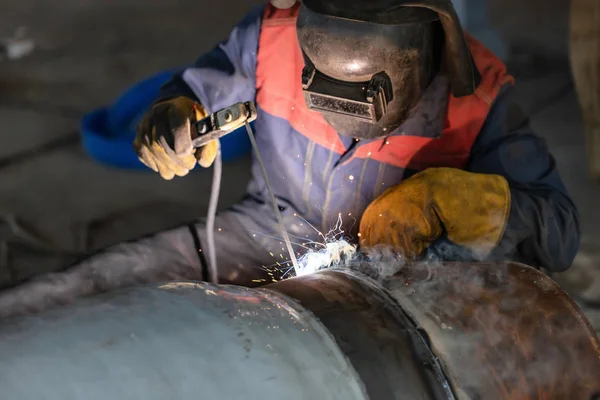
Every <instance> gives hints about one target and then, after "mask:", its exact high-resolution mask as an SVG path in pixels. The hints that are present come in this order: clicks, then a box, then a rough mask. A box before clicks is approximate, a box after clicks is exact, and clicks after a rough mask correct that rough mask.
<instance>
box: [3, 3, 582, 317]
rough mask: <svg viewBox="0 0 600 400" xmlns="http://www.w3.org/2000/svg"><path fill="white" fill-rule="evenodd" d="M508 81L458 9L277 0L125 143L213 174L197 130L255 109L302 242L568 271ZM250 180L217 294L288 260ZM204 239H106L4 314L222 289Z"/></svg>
mask: <svg viewBox="0 0 600 400" xmlns="http://www.w3.org/2000/svg"><path fill="white" fill-rule="evenodd" d="M173 40H178V39H177V38H173ZM512 86H513V78H512V77H511V76H510V75H509V74H508V73H507V71H506V68H505V66H504V65H503V63H502V62H501V61H500V60H499V59H498V58H496V57H495V56H494V55H493V54H492V53H491V52H490V51H488V50H487V49H486V48H485V47H484V46H483V45H482V44H480V43H479V42H478V41H477V40H475V39H474V38H472V37H470V36H469V35H468V34H466V33H464V32H463V30H462V28H461V26H460V23H459V21H458V18H457V15H456V13H455V11H454V9H453V7H452V4H451V1H450V0H427V1H425V0H421V1H418V0H414V1H402V0H368V1H367V0H304V1H303V2H295V1H290V0H272V1H271V2H269V3H268V4H266V5H265V6H262V7H259V8H257V9H255V10H253V11H251V12H250V13H249V14H248V15H247V16H246V17H245V18H244V19H243V20H242V21H241V22H240V23H239V24H238V25H237V26H236V27H235V28H234V29H233V31H232V32H231V35H230V36H229V38H228V39H227V40H225V41H224V42H222V43H220V44H219V45H218V46H217V47H215V48H214V49H213V50H212V51H209V52H208V53H206V54H204V55H202V56H201V57H200V58H199V59H198V60H197V61H196V62H195V64H194V65H193V66H191V67H189V68H186V69H184V70H182V71H181V72H179V73H177V74H175V75H174V76H173V78H172V79H171V80H170V82H168V83H167V84H166V85H165V86H164V87H163V88H162V90H161V93H160V96H159V97H158V98H157V99H156V101H155V103H154V104H153V106H152V107H151V108H150V110H149V111H148V113H147V114H146V116H145V117H144V119H143V121H142V122H141V124H140V126H139V127H138V134H137V138H136V139H135V142H134V147H135V149H136V151H137V152H138V154H139V156H140V159H141V160H142V161H143V162H144V163H145V164H146V165H147V166H148V167H150V168H152V169H153V170H154V171H156V172H158V173H159V174H160V175H161V176H162V177H163V178H164V179H173V178H174V177H176V176H178V177H182V176H185V175H187V174H188V172H189V171H190V170H192V169H193V168H194V167H195V165H196V164H197V163H198V164H200V165H201V166H202V167H209V166H210V165H211V164H212V163H213V160H214V159H215V155H216V153H217V143H216V142H214V141H213V142H211V143H209V144H208V145H206V146H204V147H202V148H199V149H195V148H194V147H193V146H192V138H193V137H194V135H195V133H194V131H193V129H192V127H193V125H194V122H196V121H198V120H199V119H201V118H203V117H204V116H206V115H207V114H209V113H212V112H215V111H217V110H219V109H222V108H224V107H227V106H229V105H231V104H234V103H237V102H245V101H255V102H256V105H257V108H258V118H257V120H256V121H255V124H254V127H255V130H256V140H257V143H258V147H259V150H260V154H261V155H262V157H263V159H264V160H265V163H266V169H267V173H268V177H269V180H270V182H271V183H272V187H273V190H274V192H275V195H276V198H277V202H278V206H279V209H280V210H281V214H282V216H283V220H284V224H285V226H286V228H287V230H288V232H289V234H290V236H291V237H292V238H293V240H294V241H295V242H296V243H298V244H300V245H302V243H307V242H310V241H316V242H320V241H321V242H322V241H323V235H325V236H326V233H327V232H328V231H329V230H330V229H331V228H332V227H333V226H334V225H335V224H336V222H337V221H339V220H341V221H342V230H343V235H344V237H345V238H346V239H348V240H351V241H354V242H355V243H356V244H357V245H359V246H360V249H361V250H363V251H364V252H368V251H369V250H373V249H375V248H377V247H378V246H384V247H386V248H389V249H392V250H394V251H395V253H396V254H399V255H401V256H402V257H404V258H406V259H413V258H423V257H437V258H440V259H443V260H472V259H476V260H515V261H520V262H524V263H526V264H529V265H533V266H535V267H539V268H545V269H547V270H551V271H562V270H565V269H567V268H568V267H569V266H570V264H571V262H572V260H573V258H574V256H575V253H576V251H577V248H578V245H579V223H578V215H577V211H576V208H575V206H574V204H573V202H572V201H571V199H570V197H569V195H568V193H567V191H566V189H565V187H564V185H563V183H562V182H561V179H560V177H559V173H558V171H557V168H556V165H555V161H554V159H553V157H552V156H551V154H550V153H549V151H548V149H547V147H546V145H545V143H544V141H543V140H542V139H540V138H539V137H537V136H535V135H534V134H533V133H532V131H531V130H530V129H529V128H528V127H527V126H526V125H524V124H522V126H517V127H515V128H512V127H510V126H509V123H508V121H509V120H510V118H509V111H510V109H511V104H512V101H511V92H512V90H511V89H512ZM252 175H253V177H252V179H251V181H250V183H249V185H248V188H247V195H246V197H245V198H244V199H243V200H242V201H240V202H239V203H238V204H236V205H234V206H233V207H231V208H230V209H228V210H225V211H223V212H221V213H219V215H218V216H217V220H216V227H217V228H218V232H216V251H217V261H218V266H219V272H218V280H219V282H222V283H235V284H240V285H248V286H254V285H256V284H257V282H260V281H261V279H265V278H268V277H267V272H266V270H265V268H264V266H268V265H274V264H276V263H279V264H282V263H284V262H285V257H284V255H282V254H284V252H283V251H282V247H283V246H282V244H281V234H280V230H279V228H278V225H277V221H276V218H275V215H274V211H273V208H272V206H271V205H270V204H269V198H268V195H267V189H266V186H265V180H264V178H263V177H262V175H261V173H260V170H259V167H258V166H257V165H256V162H255V163H254V165H253V167H252ZM187 179H193V178H189V177H188V178H187ZM208 191H209V188H207V192H208ZM157 212H160V210H157ZM206 240H207V231H206V224H205V222H204V221H202V220H201V221H196V222H194V223H192V224H190V225H188V226H183V227H177V228H175V229H170V230H166V231H163V232H160V233H157V234H154V235H151V236H149V237H146V238H143V239H140V240H137V241H134V242H131V243H125V244H120V245H117V246H113V247H111V248H109V249H107V250H105V251H102V252H101V253H99V254H96V255H94V256H92V257H90V258H88V259H87V260H84V261H83V262H80V263H78V264H77V265H75V266H74V267H73V268H71V269H69V270H68V271H66V272H63V273H59V274H54V275H51V276H46V277H42V278H39V279H38V280H37V281H34V282H31V283H28V284H26V285H23V286H21V287H19V288H16V289H15V290H13V291H11V292H7V293H5V294H4V295H3V296H0V310H7V309H10V310H11V312H18V310H19V309H28V310H39V309H41V308H43V307H45V306H47V305H49V304H53V303H60V302H66V301H69V300H70V299H71V298H74V297H77V296H82V295H89V294H92V293H95V292H98V291H104V290H109V289H113V288H116V287H119V286H123V285H129V284H133V283H139V282H150V281H156V280H164V279H170V278H178V279H181V278H184V279H203V280H208V279H214V277H210V276H208V275H209V274H208V268H207V265H206V259H205V256H204V254H205V251H203V249H205V243H206ZM15 310H17V311H15ZM4 313H6V311H4Z"/></svg>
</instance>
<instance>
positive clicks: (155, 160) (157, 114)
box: [133, 96, 218, 180]
mask: <svg viewBox="0 0 600 400" xmlns="http://www.w3.org/2000/svg"><path fill="white" fill-rule="evenodd" d="M206 116H207V112H206V110H205V109H204V107H202V105H201V104H200V103H198V102H196V101H194V100H192V99H190V98H187V97H183V96H181V97H176V98H174V99H170V100H166V101H162V102H159V103H156V104H154V105H153V106H152V107H151V108H150V110H148V112H147V113H146V114H145V115H144V117H143V118H142V121H141V122H140V124H139V125H138V128H137V135H136V138H135V140H134V141H133V147H134V149H135V151H136V153H137V155H138V157H139V159H140V161H141V162H142V163H144V164H145V165H146V166H147V167H148V168H151V169H153V170H154V171H155V172H158V173H159V174H160V176H161V177H162V178H163V179H166V180H170V179H173V178H174V177H175V175H177V176H185V175H187V174H188V173H189V171H191V170H192V169H193V168H194V167H195V166H196V162H198V164H200V165H201V166H202V167H205V168H208V167H210V166H211V165H212V163H213V162H214V160H215V157H216V156H217V147H218V146H217V145H218V144H217V141H216V140H213V141H212V142H209V143H208V144H207V145H205V146H203V147H201V148H199V149H194V147H193V146H192V131H191V128H192V126H193V123H194V122H196V121H199V120H201V119H202V118H204V117H206Z"/></svg>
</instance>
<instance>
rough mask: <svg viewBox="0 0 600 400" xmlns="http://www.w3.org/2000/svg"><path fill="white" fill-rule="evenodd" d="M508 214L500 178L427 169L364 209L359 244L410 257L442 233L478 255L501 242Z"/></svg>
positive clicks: (507, 192) (503, 182) (505, 189)
mask: <svg viewBox="0 0 600 400" xmlns="http://www.w3.org/2000/svg"><path fill="white" fill-rule="evenodd" d="M509 211H510V190H509V186H508V182H507V181H506V179H504V178H503V177H502V176H499V175H486V174H476V173H472V172H466V171H462V170H458V169H453V168H430V169H427V170H425V171H422V172H420V173H418V174H416V175H414V176H412V177H411V178H409V179H407V180H405V181H403V182H402V183H400V184H399V185H397V186H394V187H392V188H390V189H388V190H387V191H385V192H384V193H383V194H382V195H381V196H380V197H378V198H377V199H376V200H375V201H373V202H372V203H371V204H370V205H369V207H367V209H366V211H365V212H364V214H363V216H362V219H361V222H360V233H361V246H362V247H363V248H369V247H374V246H378V245H383V246H389V247H391V249H392V250H394V251H396V252H399V253H401V254H403V255H404V256H405V257H407V258H415V257H418V256H419V255H421V254H422V253H423V251H424V250H425V249H426V248H427V247H429V246H430V245H431V244H432V243H433V242H434V241H435V240H436V239H438V238H439V237H440V236H441V235H442V233H443V232H444V230H445V232H446V234H447V236H448V239H449V240H450V241H452V242H453V243H456V244H458V245H461V246H464V247H466V248H468V249H470V250H472V251H473V252H475V254H477V255H480V256H483V257H484V256H485V255H487V254H489V252H490V251H491V250H492V249H493V248H494V247H495V246H496V245H497V244H498V243H499V242H500V239H502V236H503V235H504V230H505V228H506V222H507V220H508V215H509Z"/></svg>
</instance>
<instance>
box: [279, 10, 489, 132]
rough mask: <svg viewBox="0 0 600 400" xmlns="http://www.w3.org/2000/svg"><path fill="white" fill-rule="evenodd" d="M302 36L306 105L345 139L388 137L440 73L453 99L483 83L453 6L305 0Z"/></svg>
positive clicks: (300, 19)
mask: <svg viewBox="0 0 600 400" xmlns="http://www.w3.org/2000/svg"><path fill="white" fill-rule="evenodd" d="M272 2H273V4H274V5H275V6H276V7H279V8H289V7H291V6H293V5H294V3H295V1H293V0H272ZM297 32H298V41H299V44H300V48H301V50H302V54H303V57H304V63H305V67H304V69H303V71H302V88H303V91H304V98H305V101H306V104H307V105H308V107H309V109H311V110H315V111H318V112H320V113H321V114H322V115H323V116H324V117H325V120H326V121H327V122H328V123H329V125H331V126H332V127H333V128H334V129H335V130H336V131H337V132H339V133H340V134H342V135H345V136H351V137H354V138H357V139H373V138H379V137H384V136H387V135H389V134H390V133H391V132H392V131H393V130H394V129H396V128H397V127H399V126H400V125H401V124H402V123H403V122H404V121H406V119H407V118H408V117H409V115H410V111H411V109H412V108H413V107H414V106H415V105H416V104H417V102H418V101H419V99H420V98H421V95H422V94H423V92H424V91H425V90H426V89H427V87H428V86H429V85H430V83H431V82H432V81H433V79H434V78H435V76H436V75H437V74H438V72H439V71H440V69H442V70H443V71H444V73H445V74H446V75H447V77H448V79H449V81H450V84H451V90H452V93H453V95H454V96H456V97H460V96H465V95H469V94H472V93H473V92H474V91H475V88H476V86H477V84H478V81H479V78H480V77H479V74H478V72H477V70H476V68H475V66H474V64H473V60H472V57H471V54H470V52H469V49H468V47H467V44H466V40H465V37H464V34H463V31H462V29H461V26H460V23H459V21H458V17H457V15H456V12H455V11H454V8H453V6H452V3H451V1H450V0H429V1H414V0H413V1H406V0H304V1H302V4H301V5H300V12H299V15H298V20H297Z"/></svg>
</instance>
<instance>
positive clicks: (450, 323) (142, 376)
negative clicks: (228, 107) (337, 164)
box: [0, 259, 600, 400]
mask: <svg viewBox="0 0 600 400" xmlns="http://www.w3.org/2000/svg"><path fill="white" fill-rule="evenodd" d="M367 275H369V276H370V277H369V276H367ZM0 387H2V399H7V400H12V399H19V400H21V399H39V398H45V399H50V400H54V399H61V400H63V399H65V400H69V399H81V398H85V399H91V400H95V399H105V398H118V399H129V398H131V399H138V398H144V399H163V398H174V399H197V398H210V399H212V398H226V399H242V398H244V399H247V398H261V399H313V398H314V399H366V398H369V399H372V400H378V399H385V400H387V399H435V400H438V399H454V398H456V399H461V400H462V399H501V400H502V399H523V400H526V399H540V398H544V399H586V400H587V399H592V398H594V396H595V395H597V394H599V393H600V345H599V342H598V338H597V336H596V334H595V333H594V331H593V330H592V329H591V327H590V326H589V324H588V323H587V320H586V319H585V317H584V316H583V314H582V313H581V311H580V310H579V309H578V308H577V306H576V305H575V304H574V303H573V301H571V299H570V298H569V297H568V296H567V295H566V294H565V292H564V291H562V290H561V289H560V288H559V287H558V286H557V285H556V284H555V283H554V282H553V281H551V280H550V279H549V278H548V277H546V276H545V275H543V274H542V273H540V272H539V271H537V270H534V269H532V268H530V267H527V266H525V265H522V264H516V263H495V264H485V263H422V264H408V265H406V264H402V263H400V261H398V260H394V259H392V260H383V261H370V262H364V263H362V262H358V261H357V262H355V263H354V264H353V265H351V267H350V269H345V270H325V271H320V272H317V273H314V274H310V275H305V276H301V277H298V278H293V279H289V280H286V281H282V282H278V283H275V284H271V285H268V286H265V287H263V288H262V289H243V288H237V287H230V286H217V285H211V284H206V283H170V284H166V285H162V286H160V285H159V286H157V285H153V286H146V287H140V288H129V289H124V290H120V291H117V292H114V293H112V294H106V295H103V296H98V297H95V298H90V299H87V300H84V301H79V302H78V303H76V304H74V305H72V306H70V307H67V308H64V309H59V310H55V311H52V312H48V313H45V314H41V315H40V316H38V317H28V318H18V319H14V320H9V321H5V322H3V323H2V324H1V325H0Z"/></svg>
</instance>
